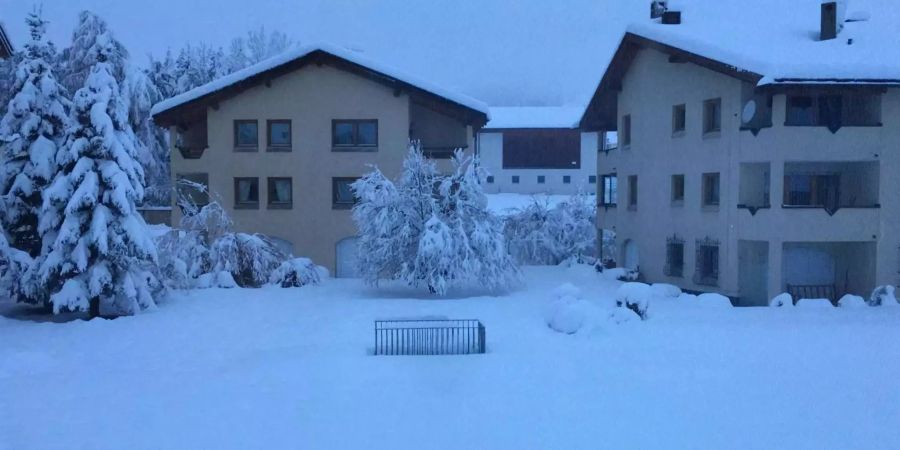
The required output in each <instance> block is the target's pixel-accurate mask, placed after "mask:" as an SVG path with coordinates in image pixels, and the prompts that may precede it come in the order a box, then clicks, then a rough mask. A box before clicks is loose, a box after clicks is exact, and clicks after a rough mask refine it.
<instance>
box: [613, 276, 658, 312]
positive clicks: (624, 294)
mask: <svg viewBox="0 0 900 450" xmlns="http://www.w3.org/2000/svg"><path fill="white" fill-rule="evenodd" d="M652 296H653V291H652V290H651V288H650V286H649V285H647V284H644V283H634V282H629V283H625V284H623V285H621V286H619V289H618V290H617V291H616V306H618V307H619V308H628V309H630V310H632V311H634V313H635V314H637V315H638V316H639V317H640V318H641V320H647V309H649V308H650V298H651V297H652Z"/></svg>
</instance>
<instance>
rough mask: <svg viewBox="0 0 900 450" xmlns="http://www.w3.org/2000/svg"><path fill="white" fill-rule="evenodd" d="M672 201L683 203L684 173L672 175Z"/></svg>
mask: <svg viewBox="0 0 900 450" xmlns="http://www.w3.org/2000/svg"><path fill="white" fill-rule="evenodd" d="M672 203H673V204H678V205H680V204H682V203H684V175H672Z"/></svg>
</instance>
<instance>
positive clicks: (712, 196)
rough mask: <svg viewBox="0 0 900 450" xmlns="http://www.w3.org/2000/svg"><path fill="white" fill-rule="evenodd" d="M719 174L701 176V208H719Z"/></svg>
mask: <svg viewBox="0 0 900 450" xmlns="http://www.w3.org/2000/svg"><path fill="white" fill-rule="evenodd" d="M719 189H720V184H719V173H718V172H716V173H704V174H703V206H719V195H720V191H719Z"/></svg>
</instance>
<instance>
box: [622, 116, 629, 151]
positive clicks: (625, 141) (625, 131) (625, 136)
mask: <svg viewBox="0 0 900 450" xmlns="http://www.w3.org/2000/svg"><path fill="white" fill-rule="evenodd" d="M620 134H621V142H622V146H623V147H628V146H630V145H631V114H626V115H624V116H622V132H621V133H620Z"/></svg>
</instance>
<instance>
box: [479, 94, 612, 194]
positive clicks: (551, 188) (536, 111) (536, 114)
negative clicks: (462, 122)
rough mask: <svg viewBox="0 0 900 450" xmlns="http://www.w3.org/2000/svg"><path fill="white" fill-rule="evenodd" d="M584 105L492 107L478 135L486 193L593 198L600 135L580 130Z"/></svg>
mask: <svg viewBox="0 0 900 450" xmlns="http://www.w3.org/2000/svg"><path fill="white" fill-rule="evenodd" d="M583 113H584V106H512V107H495V106H492V107H491V120H490V121H489V122H488V123H487V125H485V127H484V128H483V129H482V130H481V132H480V133H479V134H478V153H479V158H480V160H481V164H482V165H483V167H484V168H485V169H487V171H488V173H489V174H490V175H489V176H488V177H487V179H486V180H485V185H484V189H485V192H488V193H501V192H505V193H516V194H539V193H542V194H563V195H571V194H575V193H579V192H582V193H586V194H594V193H595V192H596V190H597V170H596V169H597V151H598V142H599V141H598V139H597V136H598V134H597V133H596V132H584V131H582V130H580V129H579V123H580V121H581V116H582V114H583Z"/></svg>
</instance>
